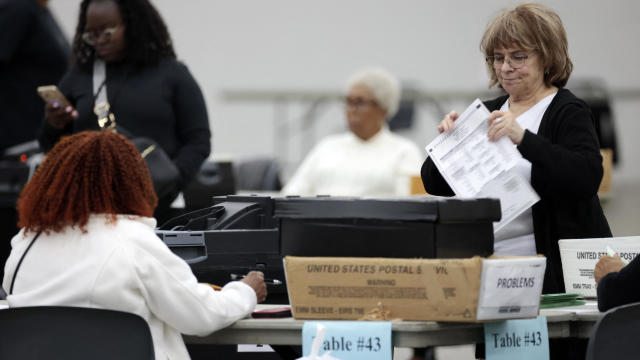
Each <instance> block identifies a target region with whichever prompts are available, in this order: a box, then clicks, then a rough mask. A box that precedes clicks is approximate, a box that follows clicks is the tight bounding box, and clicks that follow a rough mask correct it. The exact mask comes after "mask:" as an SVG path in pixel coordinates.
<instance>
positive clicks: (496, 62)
mask: <svg viewBox="0 0 640 360" xmlns="http://www.w3.org/2000/svg"><path fill="white" fill-rule="evenodd" d="M528 58H529V54H527V53H515V54H513V55H509V56H508V57H505V56H504V55H493V56H487V58H486V59H485V60H486V61H487V64H489V65H493V67H494V68H500V67H502V65H503V64H504V62H505V59H506V61H507V62H508V63H509V66H511V67H512V68H514V69H518V68H520V67H522V66H523V65H524V63H525V62H526V61H527V59H528Z"/></svg>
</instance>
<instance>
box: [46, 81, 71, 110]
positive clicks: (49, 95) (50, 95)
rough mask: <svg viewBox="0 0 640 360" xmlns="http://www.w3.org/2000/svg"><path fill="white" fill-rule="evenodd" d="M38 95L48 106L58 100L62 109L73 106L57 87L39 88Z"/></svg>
mask: <svg viewBox="0 0 640 360" xmlns="http://www.w3.org/2000/svg"><path fill="white" fill-rule="evenodd" d="M38 95H40V97H41V98H42V100H44V101H45V102H46V103H47V104H48V103H49V102H51V101H54V100H58V102H59V103H60V105H61V106H62V107H67V106H71V103H70V102H69V100H67V98H66V97H65V96H64V95H63V94H62V93H61V92H60V90H58V87H57V86H55V85H45V86H38Z"/></svg>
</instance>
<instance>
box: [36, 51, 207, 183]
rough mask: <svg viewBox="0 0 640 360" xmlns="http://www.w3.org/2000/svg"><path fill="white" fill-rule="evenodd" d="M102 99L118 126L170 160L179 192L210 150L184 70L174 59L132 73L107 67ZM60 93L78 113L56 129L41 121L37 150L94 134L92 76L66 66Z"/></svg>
mask: <svg viewBox="0 0 640 360" xmlns="http://www.w3.org/2000/svg"><path fill="white" fill-rule="evenodd" d="M106 79H107V99H108V101H109V104H110V105H111V111H112V112H113V114H114V115H115V118H116V123H117V124H118V126H121V127H123V128H124V129H126V130H127V131H128V132H129V133H131V135H132V136H144V137H149V138H151V139H153V140H155V141H156V142H157V143H158V144H159V145H160V146H162V148H163V149H164V150H165V151H166V152H167V154H168V155H169V156H170V157H171V158H172V159H173V160H174V161H175V163H176V165H177V167H178V169H179V170H180V173H181V175H182V184H181V187H182V186H183V185H184V184H186V183H187V182H188V181H189V180H190V179H191V178H193V176H194V175H195V174H196V173H197V171H198V169H199V168H200V166H201V165H202V163H203V161H204V160H205V159H206V158H207V156H209V152H210V149H211V144H210V141H209V139H210V137H211V132H210V131H209V119H208V117H207V109H206V106H205V103H204V99H203V97H202V92H201V91H200V87H199V86H198V84H197V83H196V81H195V80H194V78H193V76H192V75H191V73H190V72H189V70H188V69H187V67H186V66H185V65H184V64H182V63H181V62H179V61H177V60H175V59H164V60H161V61H160V63H159V64H157V65H155V66H150V67H146V68H143V69H137V68H135V67H133V66H132V65H129V64H126V63H115V64H113V63H112V64H107V76H106ZM59 87H60V91H61V92H62V93H63V94H64V95H65V96H66V97H67V99H69V101H70V102H71V103H72V104H73V105H74V106H75V108H76V109H77V110H78V114H79V116H78V118H77V119H76V120H74V121H73V122H72V123H70V124H69V125H68V126H67V127H66V128H65V129H63V130H58V129H55V128H53V127H51V126H50V125H49V124H48V123H47V121H46V120H45V121H44V124H43V127H42V134H41V137H40V143H41V145H42V146H43V147H44V148H45V149H46V150H48V149H50V148H51V147H53V145H55V143H56V142H57V141H58V139H59V138H60V136H61V135H64V134H69V133H75V132H79V131H83V130H97V129H99V127H98V122H97V120H96V115H95V114H94V113H93V106H94V100H93V99H94V95H93V72H92V71H89V72H86V71H83V70H80V69H79V68H78V67H75V66H74V67H72V68H71V70H70V71H69V72H68V73H67V74H66V75H65V76H64V78H63V79H62V81H61V82H60V86H59Z"/></svg>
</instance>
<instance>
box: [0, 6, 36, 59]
mask: <svg viewBox="0 0 640 360" xmlns="http://www.w3.org/2000/svg"><path fill="white" fill-rule="evenodd" d="M36 6H37V4H36V2H35V1H34V0H32V1H26V0H18V1H2V2H0V66H1V67H4V66H6V64H8V63H10V62H11V59H13V58H14V54H15V52H16V51H17V50H18V48H19V47H20V45H21V44H22V43H23V42H24V40H25V38H26V37H27V36H28V35H29V30H30V29H31V28H33V24H34V21H35V7H36ZM1 67H0V69H1Z"/></svg>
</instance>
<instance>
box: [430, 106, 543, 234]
mask: <svg viewBox="0 0 640 360" xmlns="http://www.w3.org/2000/svg"><path fill="white" fill-rule="evenodd" d="M488 117H489V110H487V108H486V107H485V106H484V104H483V103H482V102H481V101H480V100H479V99H476V100H475V101H474V102H473V103H472V104H471V105H469V107H468V108H467V109H466V110H465V111H464V112H463V113H462V114H461V115H460V116H459V117H458V119H456V121H455V126H454V128H453V130H452V131H449V132H446V133H442V134H440V135H438V137H436V138H435V139H434V140H433V141H432V142H431V143H429V145H427V146H426V150H427V154H428V155H429V156H430V157H431V160H433V162H434V164H435V165H436V167H437V168H438V170H439V171H440V173H441V174H442V176H443V177H444V179H445V180H446V181H447V184H449V186H450V187H451V189H453V192H454V193H455V194H456V195H457V196H460V197H475V198H480V197H488V198H498V199H500V207H501V209H502V219H501V220H500V221H499V222H497V223H494V227H493V228H494V232H496V231H498V230H500V229H501V228H502V227H503V226H504V225H506V224H507V223H509V222H510V221H511V220H513V219H515V218H516V217H517V216H518V215H520V214H521V213H523V212H524V211H525V210H527V209H528V208H530V207H531V206H533V204H535V203H536V202H537V201H538V200H540V198H539V197H538V194H536V192H535V191H534V190H533V188H532V187H531V184H529V182H528V181H527V180H525V179H523V178H522V176H520V174H518V173H517V172H516V171H515V169H514V167H515V165H516V162H517V161H518V159H521V158H522V155H520V153H519V152H518V149H516V147H515V146H514V145H513V143H512V142H511V140H510V139H509V137H507V136H503V137H501V138H500V139H499V140H498V141H495V142H491V141H489V139H488V138H487V133H488V132H489V125H488V124H487V118H488Z"/></svg>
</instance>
